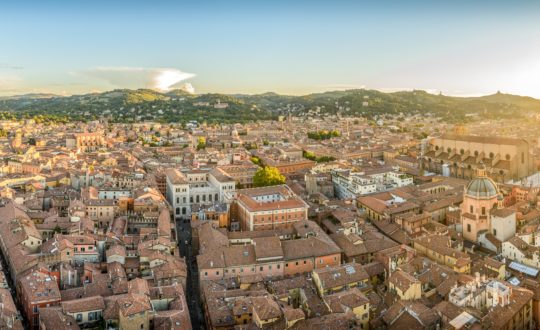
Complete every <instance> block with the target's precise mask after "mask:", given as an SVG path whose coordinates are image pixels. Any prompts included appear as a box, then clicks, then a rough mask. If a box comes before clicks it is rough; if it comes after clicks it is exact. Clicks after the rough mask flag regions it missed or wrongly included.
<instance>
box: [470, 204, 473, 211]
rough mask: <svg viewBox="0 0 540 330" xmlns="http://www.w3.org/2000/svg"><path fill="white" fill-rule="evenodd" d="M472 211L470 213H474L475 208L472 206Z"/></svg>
mask: <svg viewBox="0 0 540 330" xmlns="http://www.w3.org/2000/svg"><path fill="white" fill-rule="evenodd" d="M470 209H471V212H470V213H474V208H473V206H472V205H471V207H470Z"/></svg>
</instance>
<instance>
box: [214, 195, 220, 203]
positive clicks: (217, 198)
mask: <svg viewBox="0 0 540 330" xmlns="http://www.w3.org/2000/svg"><path fill="white" fill-rule="evenodd" d="M215 197H216V198H215V199H214V200H215V201H216V202H217V201H218V200H219V197H218V194H216V195H215Z"/></svg>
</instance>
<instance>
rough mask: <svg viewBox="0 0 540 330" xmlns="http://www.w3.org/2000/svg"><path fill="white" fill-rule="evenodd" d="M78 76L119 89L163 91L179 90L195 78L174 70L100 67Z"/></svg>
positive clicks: (82, 72) (191, 74)
mask: <svg viewBox="0 0 540 330" xmlns="http://www.w3.org/2000/svg"><path fill="white" fill-rule="evenodd" d="M76 74H82V75H85V76H89V77H93V78H97V79H100V80H103V81H105V82H107V83H108V84H110V85H112V86H114V87H118V88H152V89H157V90H161V91H168V90H170V89H173V88H179V87H181V82H183V81H185V80H187V79H190V78H193V77H195V74H193V73H188V72H183V71H181V70H178V69H174V68H139V67H98V68H93V69H89V70H85V71H81V72H77V73H76ZM190 86H191V85H190ZM192 88H193V86H191V89H192Z"/></svg>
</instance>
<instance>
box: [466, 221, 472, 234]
mask: <svg viewBox="0 0 540 330" xmlns="http://www.w3.org/2000/svg"><path fill="white" fill-rule="evenodd" d="M467 231H468V232H469V233H470V232H471V224H470V223H468V224H467Z"/></svg>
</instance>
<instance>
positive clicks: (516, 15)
mask: <svg viewBox="0 0 540 330" xmlns="http://www.w3.org/2000/svg"><path fill="white" fill-rule="evenodd" d="M538 6H539V5H538V4H537V3H534V2H532V1H519V2H517V3H512V4H507V3H505V2H502V1H496V2H493V1H492V2H489V4H488V3H487V2H476V3H474V4H471V3H467V2H464V1H458V2H452V3H451V4H447V3H442V2H441V3H439V2H436V3H432V2H426V1H413V2H408V3H407V4H396V3H393V2H392V1H383V2H377V3H375V2H365V1H364V2H352V1H339V2H337V3H335V2H333V3H326V2H322V1H310V2H304V1H298V2H295V3H294V4H290V3H286V2H282V1H278V2H272V3H271V4H270V3H263V2H257V3H252V2H246V1H233V2H227V3H222V2H210V1H206V2H202V3H196V4H195V3H186V2H181V3H176V2H175V3H173V2H161V3H160V4H159V5H153V6H152V5H149V4H145V3H143V2H130V3H127V2H116V3H115V4H112V5H111V4H106V3H105V2H99V1H98V2H93V3H92V4H73V3H68V2H64V1H53V2H51V3H48V4H43V3H38V2H33V1H26V2H21V3H16V4H15V3H14V4H3V5H2V8H3V10H2V11H0V28H1V29H2V30H3V31H10V33H3V34H1V35H0V43H2V45H3V51H2V52H1V53H0V96H6V95H17V94H26V93H54V94H60V95H71V94H84V93H90V92H97V91H106V90H111V89H116V88H130V89H134V88H153V89H157V90H167V89H171V88H183V89H186V90H188V91H190V92H196V93H207V92H216V93H249V94H256V93H264V92H268V91H272V92H277V93H280V94H290V95H299V94H307V93H312V92H321V91H327V90H343V89H354V88H367V89H377V90H381V91H396V90H411V89H423V90H427V91H429V92H432V93H439V92H442V93H443V94H445V95H455V96H476V95H486V94H493V93H495V92H496V91H498V90H500V91H502V92H505V93H511V94H519V95H527V96H532V97H537V98H539V97H540V88H538V87H540V78H539V77H540V62H539V61H538V58H540V45H538V44H536V43H535V42H534V40H538V39H539V37H540V17H539V16H540V15H539V14H538V13H539V12H540V11H538V10H537V9H538Z"/></svg>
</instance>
